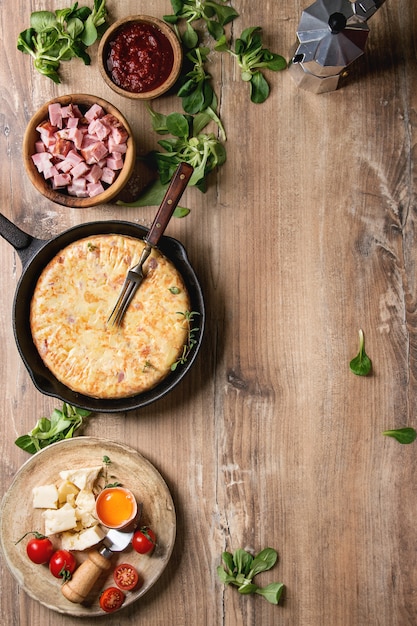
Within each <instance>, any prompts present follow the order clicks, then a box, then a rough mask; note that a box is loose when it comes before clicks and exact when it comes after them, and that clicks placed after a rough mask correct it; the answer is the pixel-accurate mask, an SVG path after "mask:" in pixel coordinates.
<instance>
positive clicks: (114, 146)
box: [109, 136, 127, 154]
mask: <svg viewBox="0 0 417 626" xmlns="http://www.w3.org/2000/svg"><path fill="white" fill-rule="evenodd" d="M126 150H127V144H126V143H116V142H115V140H114V138H113V136H111V137H109V152H120V153H121V154H125V153H126Z"/></svg>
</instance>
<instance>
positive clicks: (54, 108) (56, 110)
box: [48, 102, 62, 128]
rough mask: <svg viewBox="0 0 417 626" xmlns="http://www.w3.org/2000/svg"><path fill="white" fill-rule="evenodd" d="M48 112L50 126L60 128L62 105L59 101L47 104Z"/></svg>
mask: <svg viewBox="0 0 417 626" xmlns="http://www.w3.org/2000/svg"><path fill="white" fill-rule="evenodd" d="M48 114H49V120H50V122H51V124H52V126H56V127H57V128H62V107H61V105H60V104H59V102H53V103H52V104H50V105H49V106H48Z"/></svg>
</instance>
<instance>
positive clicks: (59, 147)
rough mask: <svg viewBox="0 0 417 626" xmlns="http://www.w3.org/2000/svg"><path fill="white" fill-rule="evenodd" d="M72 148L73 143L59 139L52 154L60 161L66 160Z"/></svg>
mask: <svg viewBox="0 0 417 626" xmlns="http://www.w3.org/2000/svg"><path fill="white" fill-rule="evenodd" d="M72 148H73V144H72V142H71V141H68V140H67V139H61V138H60V137H58V139H57V140H56V142H55V144H54V147H53V149H52V154H53V155H54V156H55V157H58V158H59V159H65V157H66V156H67V154H68V152H70V150H71V149H72Z"/></svg>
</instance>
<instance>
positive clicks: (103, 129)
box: [88, 118, 111, 141]
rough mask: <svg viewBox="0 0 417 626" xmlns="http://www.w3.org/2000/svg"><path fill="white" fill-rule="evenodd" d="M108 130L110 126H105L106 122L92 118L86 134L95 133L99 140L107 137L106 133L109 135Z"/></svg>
mask: <svg viewBox="0 0 417 626" xmlns="http://www.w3.org/2000/svg"><path fill="white" fill-rule="evenodd" d="M110 132H111V130H110V128H109V127H108V126H106V124H103V122H102V121H101V120H100V119H99V118H98V119H94V120H93V121H92V122H90V124H89V125H88V134H89V135H95V136H96V137H97V139H100V141H103V140H104V139H105V138H106V137H107V135H110Z"/></svg>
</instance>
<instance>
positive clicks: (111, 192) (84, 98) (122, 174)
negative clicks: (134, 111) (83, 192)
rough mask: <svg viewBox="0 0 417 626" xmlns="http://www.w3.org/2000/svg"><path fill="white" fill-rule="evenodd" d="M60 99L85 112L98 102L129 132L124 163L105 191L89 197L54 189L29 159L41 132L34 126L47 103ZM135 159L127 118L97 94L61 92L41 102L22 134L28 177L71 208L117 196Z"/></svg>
mask: <svg viewBox="0 0 417 626" xmlns="http://www.w3.org/2000/svg"><path fill="white" fill-rule="evenodd" d="M53 103H59V104H61V106H67V105H69V104H77V105H78V106H79V107H80V109H81V111H82V112H83V113H84V112H85V111H87V110H88V109H89V108H90V107H91V106H92V105H93V104H98V105H100V106H101V107H102V108H103V109H104V111H105V112H106V113H110V114H112V115H114V116H115V117H116V118H117V119H118V120H119V122H120V123H121V124H122V125H123V126H124V128H125V129H126V131H127V133H128V140H127V150H126V153H125V154H124V163H123V167H122V169H121V170H120V171H119V173H118V175H117V177H116V179H115V180H114V182H113V183H112V184H111V185H109V186H108V187H107V188H105V190H104V192H101V193H99V194H98V195H95V196H92V197H83V198H80V197H77V196H72V195H70V194H68V193H66V192H64V191H60V190H58V189H54V188H53V187H52V184H51V183H50V182H49V181H48V180H46V179H45V178H44V176H43V174H42V173H40V172H39V171H38V169H37V167H36V165H35V164H34V162H33V160H32V155H33V154H34V153H35V152H36V148H35V143H36V142H37V141H38V140H39V138H40V135H39V132H38V131H37V130H36V128H37V127H38V126H39V124H41V123H42V122H44V121H45V120H47V119H48V107H49V105H50V104H53ZM135 159H136V146H135V141H134V137H133V133H132V130H131V128H130V126H129V123H128V121H127V120H126V119H125V117H124V116H123V115H122V113H120V111H119V110H118V109H116V107H114V106H113V105H112V104H110V102H107V101H106V100H103V99H102V98H99V97H97V96H92V95H87V94H70V95H66V96H60V97H58V98H54V99H53V100H50V101H49V102H47V103H46V104H44V105H43V106H42V107H41V108H40V109H39V110H38V111H37V112H36V113H35V115H34V116H33V117H32V119H31V120H30V122H29V124H28V126H27V128H26V132H25V135H24V138H23V161H24V165H25V168H26V172H27V174H28V176H29V179H30V180H31V182H32V183H33V185H34V186H35V187H36V189H37V190H38V191H40V193H41V194H42V195H44V196H45V197H46V198H49V200H52V201H53V202H56V203H57V204H61V205H63V206H67V207H71V208H79V209H84V208H87V207H92V206H97V205H99V204H106V203H108V202H110V201H111V200H112V199H113V198H114V197H115V196H117V195H118V194H119V193H120V192H121V191H122V189H123V188H124V187H125V185H126V184H127V182H128V181H129V178H130V177H131V175H132V172H133V169H134V167H135Z"/></svg>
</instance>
